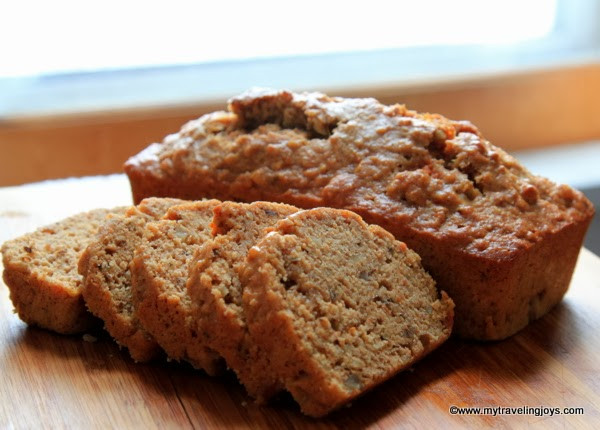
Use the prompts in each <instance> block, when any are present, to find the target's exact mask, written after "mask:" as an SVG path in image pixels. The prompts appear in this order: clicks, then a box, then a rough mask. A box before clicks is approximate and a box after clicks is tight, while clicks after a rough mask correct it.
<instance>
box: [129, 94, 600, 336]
mask: <svg viewBox="0 0 600 430" xmlns="http://www.w3.org/2000/svg"><path fill="white" fill-rule="evenodd" d="M125 171H126V173H127V175H128V176H129V179H130V182H131V187H132V191H133V196H134V199H135V201H140V200H141V199H143V198H145V197H148V196H171V197H179V198H187V199H199V198H206V197H210V198H218V199H221V200H237V201H245V202H250V201H257V200H268V201H274V202H283V203H288V204H291V205H295V206H298V207H302V208H312V207H319V206H328V207H336V208H344V209H349V210H352V211H354V212H356V213H358V214H360V215H361V216H362V217H363V218H364V219H365V221H367V222H368V223H372V224H378V225H380V226H382V227H383V228H385V229H386V230H388V231H390V232H391V233H392V234H393V235H394V236H395V237H396V238H397V239H399V240H402V241H404V242H406V243H407V245H408V246H409V247H410V248H411V249H414V250H415V251H416V252H417V253H418V254H419V255H420V256H421V257H422V261H423V265H424V266H425V268H426V269H427V270H428V271H429V272H430V273H431V275H432V277H433V278H434V279H435V280H436V281H437V284H438V286H439V287H440V288H441V289H443V290H445V291H447V292H448V294H449V295H450V296H451V297H452V298H453V300H454V301H455V303H456V322H455V331H456V332H457V333H458V334H459V335H461V336H463V337H467V338H475V339H502V338H505V337H507V336H510V335H512V334H514V333H515V332H517V331H518V330H520V329H522V328H523V327H525V326H526V325H527V324H528V323H529V322H530V321H532V320H534V319H536V318H539V317H540V316H542V315H544V314H545V313H546V312H547V311H548V310H549V309H551V308H552V307H553V306H554V305H555V304H556V303H558V302H559V301H560V300H561V298H562V297H563V295H564V293H565V292H566V290H567V288H568V285H569V282H570V279H571V275H572V273H573V270H574V267H575V262H576V260H577V256H578V253H579V249H580V247H581V244H582V241H583V237H584V235H585V232H586V230H587V227H588V225H589V222H590V220H591V218H592V216H593V214H594V209H593V206H592V205H591V203H590V202H589V201H588V200H587V199H586V198H585V197H584V196H583V195H582V194H581V193H580V192H578V191H576V190H573V189H572V188H570V187H568V186H566V185H556V184H554V183H552V182H550V181H548V180H546V179H544V178H541V177H538V176H535V175H532V174H531V173H530V172H529V171H527V170H526V169H525V168H524V167H523V166H522V165H521V164H519V163H518V162H517V160H515V159H514V158H513V157H511V156H510V155H508V154H507V153H506V152H504V151H503V150H501V149H499V148H497V147H495V146H493V145H492V144H491V143H490V142H489V141H487V140H486V139H485V138H484V137H483V136H482V134H481V133H480V132H479V130H477V128H476V127H474V126H473V125H472V124H470V123H467V122H463V121H452V120H449V119H446V118H444V117H442V116H440V115H432V114H419V113H416V112H414V111H410V110H408V109H406V108H405V107H404V106H402V105H393V106H385V105H382V104H380V103H378V102H377V101H376V100H374V99H344V98H339V97H328V96H326V95H324V94H320V93H305V94H294V93H291V92H288V91H277V90H253V91H250V92H247V93H244V94H242V95H240V96H238V97H235V98H233V99H232V100H231V101H230V104H229V110H228V111H227V112H215V113H212V114H208V115H205V116H203V117H201V118H199V119H197V120H194V121H191V122H189V123H187V124H186V125H184V126H183V128H182V129H181V130H180V131H179V132H178V133H175V134H172V135H169V136H167V137H166V138H165V140H164V142H163V143H161V144H152V145H150V146H149V147H148V148H146V149H145V150H144V151H142V152H141V153H139V154H138V155H136V156H134V157H132V158H130V159H129V160H128V161H127V163H126V164H125Z"/></svg>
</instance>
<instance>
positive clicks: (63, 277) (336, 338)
mask: <svg viewBox="0 0 600 430" xmlns="http://www.w3.org/2000/svg"><path fill="white" fill-rule="evenodd" d="M2 253H3V263H4V281H5V283H6V284H7V286H8V287H9V289H10V296H11V300H12V301H13V304H14V306H15V309H16V312H17V313H18V314H19V316H20V317H21V319H23V320H24V321H25V322H26V323H28V324H31V325H36V326H39V327H43V328H46V329H49V330H53V331H56V332H59V333H64V334H74V333H85V332H89V331H90V330H93V328H94V326H95V325H96V324H98V323H100V322H102V323H103V324H104V328H105V329H106V330H107V331H108V333H110V335H111V336H112V337H113V338H114V339H115V341H116V342H117V343H118V344H119V345H121V346H123V347H125V348H127V350H128V351H129V353H130V355H131V357H132V358H133V359H134V360H136V361H148V360H152V359H162V358H165V357H168V358H170V359H174V360H178V361H186V362H189V363H190V364H191V365H192V366H194V367H195V368H198V369H202V370H204V371H205V372H206V373H208V374H209V375H218V374H219V373H220V372H222V371H223V370H225V369H226V368H229V369H231V370H232V371H234V372H235V373H236V375H237V376H238V379H239V380H240V382H241V383H242V384H243V385H244V386H245V388H246V389H247V391H248V393H249V394H250V395H251V396H252V397H253V398H255V399H256V400H257V401H259V402H261V403H262V402H266V401H268V400H269V399H270V398H272V397H273V396H276V395H277V394H278V393H280V392H281V391H284V390H285V391H289V392H290V393H291V394H292V396H293V397H294V398H295V400H296V401H297V402H298V403H299V405H300V407H301V409H302V411H303V412H304V413H306V414H307V415H311V416H316V417H318V416H323V415H325V414H327V413H329V412H330V411H332V410H334V409H336V408H338V407H339V406H341V405H342V404H344V403H346V402H348V401H349V400H351V399H353V398H355V397H356V396H358V395H360V394H362V393H364V392H365V391H367V390H368V389H370V388H372V387H374V386H375V385H376V384H378V383H380V382H382V381H384V380H386V379H388V378H390V377H391V376H393V375H394V374H396V373H397V372H399V371H401V370H402V369H405V368H407V367H409V366H411V365H413V364H414V363H415V362H416V361H417V360H419V359H420V358H422V357H423V356H424V355H426V354H427V353H429V352H430V351H432V350H433V349H435V348H436V347H437V346H439V345H440V344H441V343H442V342H444V341H445V340H446V339H447V338H448V337H449V335H450V331H451V327H452V321H453V307H454V304H453V302H452V300H451V299H449V298H448V296H447V295H446V294H445V293H444V292H439V291H437V289H436V287H435V283H434V281H433V279H432V278H431V277H430V276H429V275H428V274H427V273H426V272H425V271H424V270H423V268H422V266H421V262H420V258H419V256H418V255H417V254H415V253H414V252H413V251H411V250H410V249H408V248H407V247H406V245H405V244H404V243H402V242H399V241H397V240H395V239H394V237H393V236H392V235H391V234H390V233H388V232H386V231H385V230H383V229H382V228H380V227H378V226H374V225H367V224H366V223H365V222H364V221H363V220H362V219H361V218H360V217H359V216H358V215H356V214H355V213H353V212H350V211H345V210H338V209H330V208H317V209H310V210H300V209H298V208H296V207H293V206H289V205H284V204H278V203H269V202H255V203H250V204H247V203H234V202H221V201H218V200H203V201H184V200H178V199H170V198H148V199H145V200H143V201H142V202H141V203H140V204H139V205H137V206H132V207H129V208H116V209H113V210H106V209H98V210H95V211H91V212H87V213H82V214H79V215H75V216H73V217H70V218H67V219H65V220H63V221H60V222H58V223H55V224H52V225H50V226H47V227H43V228H40V229H38V230H37V231H35V232H33V233H30V234H27V235H24V236H22V237H19V238H16V239H13V240H11V241H8V242H6V243H5V244H4V245H3V246H2Z"/></svg>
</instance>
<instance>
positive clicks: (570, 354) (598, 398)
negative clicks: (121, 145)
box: [0, 176, 600, 429]
mask: <svg viewBox="0 0 600 430" xmlns="http://www.w3.org/2000/svg"><path fill="white" fill-rule="evenodd" d="M127 203H130V196H129V190H128V186H127V181H126V179H125V178H124V177H122V176H112V177H97V178H85V179H71V180H67V181H54V182H50V183H41V184H33V185H28V186H21V187H12V188H4V189H0V241H4V240H6V239H8V238H11V237H14V236H17V235H20V234H22V233H24V232H26V231H29V230H31V229H33V228H35V227H37V226H40V225H43V224H46V223H49V222H51V221H54V220H56V219H59V218H62V217H64V216H67V215H70V214H73V213H76V212H79V211H82V210H86V209H90V208H92V207H95V206H102V207H110V206H115V205H119V204H127ZM599 357H600V259H599V258H598V257H597V256H595V255H594V254H592V253H591V252H589V251H587V250H585V249H583V250H582V253H581V255H580V258H579V262H578V266H577V269H576V273H575V276H574V278H573V281H572V284H571V288H570V290H569V292H568V293H567V296H566V297H565V299H564V300H563V302H562V303H560V304H559V305H558V306H557V307H556V308H555V309H554V310H553V311H552V312H550V313H549V314H548V315H546V316H545V317H543V318H542V319H540V320H538V321H536V322H534V323H532V324H531V325H530V326H529V327H527V328H526V329H525V330H523V331H522V332H520V333H519V334H517V335H516V336H513V337H512V338H510V339H508V340H505V341H502V342H492V343H480V342H466V341H461V340H458V339H451V340H450V341H448V342H447V343H446V344H445V345H443V346H442V347H441V348H439V349H438V350H437V351H435V352H433V353H432V354H431V355H430V356H428V357H426V358H425V359H424V360H422V361H421V362H419V363H418V364H417V365H415V366H414V368H412V369H410V370H409V371H406V372H404V373H402V374H400V375H398V376H397V377H395V378H393V379H392V380H390V381H388V382H386V383H385V384H383V385H381V386H379V387H377V388H376V389H375V390H373V391H372V392H370V393H368V394H367V395H365V396H363V397H362V398H359V399H357V400H355V401H354V402H353V404H352V405H351V406H350V407H347V408H343V409H342V410H340V411H337V412H335V413H333V414H331V415H330V416H329V417H327V418H325V419H321V420H315V419H310V418H306V417H304V416H302V415H301V414H300V412H299V411H298V409H297V407H296V406H295V404H294V403H293V401H292V400H290V399H289V398H283V399H281V400H279V401H278V402H277V403H276V404H274V405H272V406H269V407H258V406H256V405H255V404H253V402H252V401H251V400H250V399H249V398H248V397H247V396H246V395H245V393H244V390H243V388H242V387H240V386H239V385H238V384H237V382H236V380H235V378H234V377H233V376H232V375H226V376H224V377H220V378H211V377H208V376H206V375H205V374H203V373H201V372H198V371H194V370H192V369H191V368H189V367H186V366H184V365H179V364H176V363H160V362H159V363H151V364H135V363H133V362H132V361H131V359H130V358H129V357H128V355H127V353H126V352H125V351H121V350H119V348H118V347H117V346H115V344H114V343H113V342H112V341H111V340H110V338H108V336H106V335H100V336H98V339H97V340H96V341H95V342H89V341H84V340H83V339H82V336H72V337H68V336H60V335H56V334H53V333H50V332H47V331H44V330H40V329H36V328H27V326H25V324H23V323H22V322H21V321H20V320H19V318H18V317H17V316H16V315H15V314H13V312H12V304H11V303H10V300H9V298H8V289H7V288H6V287H5V286H4V285H0V428H2V429H4V428H9V429H10V428H32V429H37V428H51V429H54V428H69V429H82V428H83V429H94V428H99V429H100V428H119V429H125V428H144V429H153V428H157V429H159V428H160V429H165V428H183V429H192V428H340V429H349V428H365V427H370V428H398V427H403V428H404V427H405V428H464V427H481V426H494V427H499V428H593V427H594V425H597V424H598V423H600V372H599V371H600V364H599V363H600V361H599ZM452 406H457V407H469V406H471V407H505V408H508V407H527V408H529V410H528V411H527V412H528V414H525V415H515V414H514V412H516V411H511V412H513V413H511V414H504V415H498V416H493V415H468V416H467V415H453V414H451V413H450V408H451V407H452ZM544 407H545V408H551V409H553V408H558V409H559V410H560V411H561V412H562V411H563V408H583V413H582V414H577V415H565V414H561V415H554V416H550V415H547V414H546V415H543V416H541V414H539V413H538V414H537V415H540V416H536V413H537V412H540V411H541V409H540V408H544ZM535 408H537V409H535ZM546 412H547V413H548V412H549V411H546Z"/></svg>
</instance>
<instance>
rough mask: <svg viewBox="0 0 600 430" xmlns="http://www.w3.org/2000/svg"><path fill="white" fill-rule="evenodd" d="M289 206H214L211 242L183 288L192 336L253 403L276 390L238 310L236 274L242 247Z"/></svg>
mask: <svg viewBox="0 0 600 430" xmlns="http://www.w3.org/2000/svg"><path fill="white" fill-rule="evenodd" d="M297 210H298V209H297V208H295V207H293V206H288V205H282V204H278V203H267V202H257V203H252V204H241V203H231V202H224V203H223V204H221V205H220V206H217V207H216V208H215V212H214V220H213V225H214V233H215V234H216V235H217V236H216V237H215V238H214V239H212V240H210V241H208V242H207V243H206V244H205V245H204V246H203V247H202V248H200V251H199V252H198V254H197V263H196V264H195V265H194V267H193V268H192V269H191V270H190V278H189V281H188V290H189V293H190V296H191V297H192V300H193V303H194V305H193V306H194V307H193V309H194V315H195V317H196V319H197V321H198V333H199V334H201V335H202V336H204V339H203V340H204V341H205V342H206V344H207V345H208V346H209V347H210V348H212V349H214V350H215V351H217V352H218V353H219V354H221V356H223V358H224V359H225V361H226V362H227V365H228V366H229V367H230V368H231V369H233V370H234V371H235V373H236V374H237V376H238V379H239V380H240V382H242V384H244V386H245V387H246V389H247V391H248V393H249V394H250V395H251V396H253V397H255V398H256V399H257V400H258V401H259V402H262V401H264V400H267V399H268V398H269V397H271V396H272V395H273V394H275V393H277V392H278V391H280V389H281V388H282V387H281V385H280V384H279V383H278V380H277V379H276V378H273V373H272V372H271V370H270V369H269V368H268V361H267V360H266V359H265V357H262V356H260V355H259V354H258V350H257V349H256V348H255V345H254V343H253V342H251V340H250V337H249V334H248V330H247V328H246V321H245V317H244V313H243V309H242V285H241V283H240V280H239V277H238V272H239V270H240V268H241V266H242V265H243V263H244V260H245V258H246V254H247V252H248V249H249V248H250V247H251V246H252V245H253V244H254V243H255V242H256V240H258V239H259V238H260V236H261V235H262V232H263V229H264V228H266V227H269V226H273V225H275V223H276V222H277V221H279V220H280V219H282V218H284V217H285V216H287V215H289V214H292V213H294V212H296V211H297Z"/></svg>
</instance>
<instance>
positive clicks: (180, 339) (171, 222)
mask: <svg viewBox="0 0 600 430" xmlns="http://www.w3.org/2000/svg"><path fill="white" fill-rule="evenodd" d="M220 203H221V202H220V201H218V200H207V201H200V202H192V203H185V204H183V205H178V206H173V207H171V208H169V210H168V211H167V213H166V214H165V216H164V217H163V218H162V219H161V220H160V221H154V222H149V223H147V224H146V226H145V230H144V237H143V239H142V241H141V243H140V245H139V246H138V247H137V249H136V251H135V255H134V258H133V262H132V264H131V278H132V290H133V305H134V313H135V316H136V317H137V319H138V320H139V322H140V323H141V325H142V327H143V328H144V329H145V330H146V331H147V332H148V333H150V335H152V337H153V338H154V339H155V340H156V342H157V343H158V344H159V345H160V347H161V348H162V349H164V350H165V352H166V353H167V356H168V357H169V358H171V359H173V360H177V361H179V360H185V361H187V362H189V363H190V364H192V366H194V367H195V368H197V369H203V370H204V371H206V373H208V374H209V375H213V376H214V375H217V374H219V373H221V371H222V370H223V363H222V361H223V360H222V359H221V357H220V356H219V355H218V354H217V353H216V352H214V351H213V350H211V349H209V348H208V347H206V346H205V345H203V344H202V343H200V342H198V334H197V324H196V321H195V320H194V319H193V317H192V314H191V307H192V303H191V299H190V296H189V295H188V294H187V288H186V282H187V278H188V266H189V265H190V264H191V262H192V258H193V256H194V254H195V252H196V250H197V249H198V248H199V247H200V246H201V245H202V244H203V243H204V242H206V241H207V240H209V239H210V238H212V234H211V232H212V228H211V223H212V219H213V209H214V208H215V207H216V206H217V205H219V204H220Z"/></svg>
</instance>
